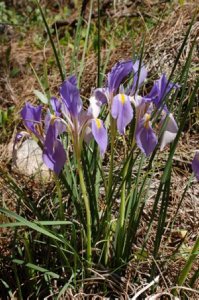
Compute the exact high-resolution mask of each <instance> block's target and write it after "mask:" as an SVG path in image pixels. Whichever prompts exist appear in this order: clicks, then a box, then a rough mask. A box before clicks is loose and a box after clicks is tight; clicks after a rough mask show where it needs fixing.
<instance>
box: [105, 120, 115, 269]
mask: <svg viewBox="0 0 199 300" xmlns="http://www.w3.org/2000/svg"><path fill="white" fill-rule="evenodd" d="M110 128H111V159H110V168H109V176H108V187H107V207H106V212H105V215H104V217H105V218H104V221H105V224H104V225H105V229H104V239H105V241H106V242H105V244H104V249H103V261H104V264H105V266H106V264H107V262H108V251H109V242H110V241H109V239H110V234H109V231H110V218H111V197H110V195H111V192H112V183H113V163H114V140H115V132H116V131H115V120H114V119H113V117H112V116H111V115H110ZM104 225H103V226H104Z"/></svg>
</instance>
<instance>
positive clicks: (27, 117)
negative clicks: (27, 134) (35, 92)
mask: <svg viewBox="0 0 199 300" xmlns="http://www.w3.org/2000/svg"><path fill="white" fill-rule="evenodd" d="M41 113H42V105H39V106H33V105H31V104H30V103H29V102H27V103H26V104H25V105H24V107H23V109H22V110H21V116H22V119H23V121H24V124H25V126H26V128H27V129H28V130H29V131H31V132H33V133H34V135H35V136H36V137H37V138H38V139H42V132H41Z"/></svg>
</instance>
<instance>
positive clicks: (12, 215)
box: [0, 208, 63, 242]
mask: <svg viewBox="0 0 199 300" xmlns="http://www.w3.org/2000/svg"><path fill="white" fill-rule="evenodd" d="M0 212H2V213H4V214H5V215H7V216H8V217H10V218H14V219H16V220H17V221H19V222H21V223H22V224H23V225H24V226H28V227H29V228H31V229H33V230H35V231H37V232H40V233H41V234H44V235H45V236H48V237H50V238H52V239H53V240H56V241H60V242H63V240H62V239H61V238H60V237H58V236H56V235H54V234H53V233H51V232H50V231H48V230H46V229H44V228H43V227H40V226H38V225H36V224H35V223H33V222H30V221H28V220H26V219H24V218H23V217H21V216H19V215H17V214H16V213H15V212H12V211H9V210H7V209H5V208H0Z"/></svg>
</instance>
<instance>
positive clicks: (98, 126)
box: [91, 119, 108, 156]
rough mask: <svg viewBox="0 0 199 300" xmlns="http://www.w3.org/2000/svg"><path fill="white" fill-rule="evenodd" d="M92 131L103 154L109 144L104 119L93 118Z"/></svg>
mask: <svg viewBox="0 0 199 300" xmlns="http://www.w3.org/2000/svg"><path fill="white" fill-rule="evenodd" d="M91 131H92V134H93V137H94V139H95V141H96V143H97V144H98V146H99V149H100V154H101V156H103V155H104V153H105V152H106V148H107V145H108V135H107V131H106V128H105V127H104V124H103V122H102V120H100V119H93V120H92V122H91Z"/></svg>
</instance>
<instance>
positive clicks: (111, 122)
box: [107, 115, 115, 203]
mask: <svg viewBox="0 0 199 300" xmlns="http://www.w3.org/2000/svg"><path fill="white" fill-rule="evenodd" d="M110 128H111V160H110V168H109V176H108V189H107V191H108V203H109V201H110V194H111V190H112V183H113V162H114V140H115V120H114V119H113V117H112V116H111V115H110Z"/></svg>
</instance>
